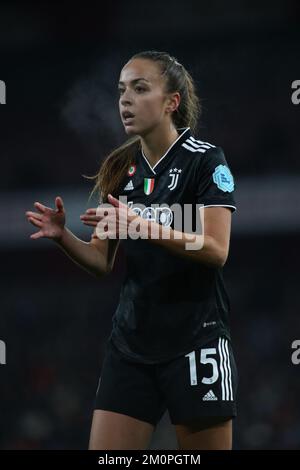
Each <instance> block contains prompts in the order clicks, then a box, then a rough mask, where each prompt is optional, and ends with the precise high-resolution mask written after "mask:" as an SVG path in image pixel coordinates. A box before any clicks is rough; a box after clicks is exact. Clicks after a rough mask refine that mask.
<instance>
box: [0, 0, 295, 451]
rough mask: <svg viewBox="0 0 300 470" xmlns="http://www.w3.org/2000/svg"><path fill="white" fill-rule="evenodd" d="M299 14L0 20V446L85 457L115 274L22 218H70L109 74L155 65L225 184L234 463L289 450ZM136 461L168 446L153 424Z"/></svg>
mask: <svg viewBox="0 0 300 470" xmlns="http://www.w3.org/2000/svg"><path fill="white" fill-rule="evenodd" d="M299 15H300V7H299V2H298V1H297V0H286V1H284V0H274V1H273V2H261V1H258V0H254V1H251V2H250V1H247V0H239V1H237V0H229V1H227V2H222V1H216V0H214V1H212V2H209V3H207V2H202V1H195V0H194V1H187V2H184V3H182V2H181V3H179V2H176V1H175V2H174V1H173V2H170V1H164V2H159V1H158V0H152V1H151V2H137V1H129V2H121V1H114V2H105V3H103V4H102V3H99V6H98V9H97V10H94V9H93V8H92V7H87V6H86V5H85V4H78V5H76V4H73V5H72V6H70V5H69V4H67V3H61V4H59V5H58V4H57V5H56V4H53V3H41V4H35V5H33V4H30V3H28V4H25V3H23V4H19V5H18V6H17V5H16V4H13V3H6V4H5V3H1V5H0V57H1V60H0V79H1V80H4V81H5V83H6V86H7V104H6V105H4V106H1V107H0V120H1V121H0V149H1V152H0V155H1V175H2V177H1V198H0V211H1V212H0V213H1V222H0V251H1V268H2V269H1V284H0V289H1V315H0V339H1V340H3V341H5V343H6V348H7V358H6V359H7V364H6V365H0V416H1V429H0V448H2V449H66V448H67V449H78V448H79V449H81V448H82V449H84V448H86V447H87V442H88V435H89V427H90V422H91V416H92V406H93V399H94V393H95V390H96V386H97V381H98V377H99V374H100V370H101V361H102V358H103V348H104V342H105V340H106V338H107V337H108V335H109V332H110V329H111V317H112V315H113V313H114V309H115V307H116V305H117V303H118V293H119V287H120V283H121V280H122V276H123V273H124V268H125V266H124V259H123V257H122V253H120V254H119V257H118V260H117V263H116V266H115V269H114V272H113V273H112V274H111V275H109V276H108V277H106V278H105V279H104V280H102V281H98V280H96V279H94V278H93V277H91V276H89V275H88V274H87V273H86V272H85V271H83V270H81V269H80V268H78V267H77V266H76V265H75V264H74V263H72V261H71V260H70V259H68V258H67V257H66V256H65V255H64V254H63V252H62V251H60V250H59V249H58V248H57V247H56V246H55V245H54V244H53V243H52V242H51V241H49V240H44V239H42V240H37V241H35V240H31V239H30V238H29V236H30V234H31V233H32V232H33V231H36V229H35V228H34V227H33V226H31V225H29V224H28V222H27V220H26V217H25V211H26V210H33V209H34V208H33V203H34V202H35V201H40V202H42V203H44V204H46V205H51V206H52V207H53V205H54V198H55V196H57V195H60V196H62V198H63V200H64V203H65V207H66V211H67V226H68V227H69V228H70V229H71V230H72V231H73V232H74V233H75V234H76V235H77V236H78V237H80V238H82V239H84V240H88V239H89V237H90V233H91V229H89V228H87V227H83V226H82V224H81V222H80V220H79V216H80V214H82V213H83V212H84V211H85V210H86V208H87V207H90V206H91V204H89V205H88V196H89V193H90V190H91V189H92V183H91V182H90V181H88V180H86V179H85V178H83V177H82V175H83V174H85V175H92V174H94V173H95V172H96V171H97V169H98V166H99V163H100V161H101V159H102V158H103V156H104V155H105V154H106V152H107V151H109V150H110V149H112V148H113V147H115V146H116V145H117V144H119V143H120V142H122V141H123V140H124V139H125V137H126V136H125V134H124V132H123V129H122V126H121V123H120V119H119V116H118V108H117V100H118V95H117V86H116V85H117V80H118V75H119V72H120V69H121V67H122V65H123V64H124V63H125V62H126V61H127V60H128V59H129V58H130V56H131V55H132V54H133V53H135V52H137V51H142V50H147V49H156V50H165V51H168V52H169V53H170V54H172V55H175V56H176V57H177V58H178V60H179V61H181V62H182V63H183V64H184V65H185V66H186V67H187V69H188V70H189V71H190V72H191V73H192V75H193V76H194V78H195V80H196V84H197V87H198V92H199V95H200V98H201V99H202V106H203V115H202V119H201V123H200V126H199V132H198V136H199V138H201V139H203V140H207V141H210V142H213V143H217V144H218V145H221V146H222V147H223V149H224V151H225V155H226V157H227V160H228V162H229V164H230V166H231V169H232V171H233V173H234V175H235V178H236V187H237V191H236V199H237V205H238V210H237V211H236V213H235V214H234V216H233V227H232V241H231V250H230V257H229V260H228V262H227V264H226V266H225V268H224V271H225V279H226V280H227V288H228V291H229V294H230V297H231V304H232V313H231V325H232V336H233V344H234V349H235V351H236V357H237V362H238V366H239V375H240V387H239V416H238V418H237V419H236V421H235V428H234V447H235V448H236V449H275V448H278V449H279V448H283V449H289V448H299V447H300V407H299V404H298V402H299V394H300V380H299V378H300V375H299V374H300V365H299V366H298V367H297V366H295V365H293V364H292V362H291V352H292V351H291V343H292V341H293V340H294V339H299V337H300V326H299V323H300V322H299V311H300V309H299V307H300V305H299V287H298V286H299V261H300V254H299V248H298V241H299V235H300V209H299V208H300V195H299V188H300V158H299V157H300V154H299V120H300V105H299V106H296V105H294V104H293V103H292V101H291V94H292V90H291V83H292V82H293V81H294V80H297V79H300V70H299V69H300V60H299V59H300V43H299V40H300V28H299ZM151 447H152V448H156V449H175V448H176V441H175V436H174V432H173V430H172V428H171V426H170V422H169V418H168V415H167V414H166V415H165V416H164V418H163V420H162V421H161V423H160V424H159V425H158V427H157V429H156V431H155V434H154V436H153V440H152V444H151Z"/></svg>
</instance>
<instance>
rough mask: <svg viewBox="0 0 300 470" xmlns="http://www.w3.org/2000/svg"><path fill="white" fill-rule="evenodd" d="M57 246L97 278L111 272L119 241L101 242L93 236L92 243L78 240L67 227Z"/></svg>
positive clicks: (57, 241)
mask: <svg viewBox="0 0 300 470" xmlns="http://www.w3.org/2000/svg"><path fill="white" fill-rule="evenodd" d="M55 242H56V243H57V245H58V246H59V247H60V248H61V249H62V250H63V251H64V252H65V253H66V255H67V256H69V258H71V259H72V261H74V263H76V264H77V265H78V266H80V267H82V268H83V269H85V270H86V271H87V272H89V273H90V274H92V275H94V276H96V277H102V276H104V275H105V274H106V273H108V272H110V271H111V270H112V267H113V263H114V260H115V256H116V252H117V248H118V246H117V245H118V244H117V243H113V242H118V240H99V238H98V237H94V235H92V238H91V241H90V242H85V241H83V240H80V239H79V238H77V237H76V236H75V235H74V234H73V233H72V232H71V231H70V230H69V229H68V228H67V227H65V228H64V231H63V233H62V236H61V238H60V239H58V240H55Z"/></svg>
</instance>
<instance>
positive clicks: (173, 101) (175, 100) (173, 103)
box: [166, 91, 180, 113]
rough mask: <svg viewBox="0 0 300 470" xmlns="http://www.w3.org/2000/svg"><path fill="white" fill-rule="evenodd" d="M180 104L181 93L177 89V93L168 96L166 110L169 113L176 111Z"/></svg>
mask: <svg viewBox="0 0 300 470" xmlns="http://www.w3.org/2000/svg"><path fill="white" fill-rule="evenodd" d="M179 104H180V93H179V92H178V91H176V92H175V93H170V94H169V96H168V98H167V105H166V111H167V112H168V113H174V111H176V109H178V107H179Z"/></svg>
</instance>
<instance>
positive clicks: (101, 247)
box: [26, 197, 118, 277]
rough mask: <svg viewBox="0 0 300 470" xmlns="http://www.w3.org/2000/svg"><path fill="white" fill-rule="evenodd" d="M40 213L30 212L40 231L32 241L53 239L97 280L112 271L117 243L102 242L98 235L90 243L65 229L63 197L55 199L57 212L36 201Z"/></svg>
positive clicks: (30, 216) (31, 219) (113, 241)
mask: <svg viewBox="0 0 300 470" xmlns="http://www.w3.org/2000/svg"><path fill="white" fill-rule="evenodd" d="M34 205H35V207H36V209H37V210H38V212H32V211H27V212H26V216H27V218H28V221H29V222H30V223H32V224H33V225H34V226H35V227H38V228H39V231H38V232H35V233H33V234H31V236H30V238H31V239H33V240H37V239H38V238H49V239H51V240H53V241H54V242H55V243H56V244H57V245H58V246H59V247H60V248H61V249H62V250H63V251H64V252H65V253H66V255H67V256H69V258H71V259H72V261H74V262H75V263H76V264H77V265H78V266H80V267H82V268H83V269H85V270H86V271H87V272H89V273H90V274H93V275H94V276H96V277H102V276H103V275H105V274H106V273H108V272H110V271H111V269H112V267H113V263H114V260H115V256H116V252H117V248H118V240H100V239H99V238H98V237H97V236H96V235H95V234H93V235H92V238H91V241H90V242H85V241H83V240H80V239H79V238H77V237H76V236H75V235H74V234H73V233H72V232H71V231H70V230H69V229H68V228H67V227H65V210H64V205H63V201H62V199H61V198H60V197H57V198H56V199H55V205H56V210H54V209H52V208H50V207H46V206H44V205H43V204H41V203H39V202H36V203H35V204H34Z"/></svg>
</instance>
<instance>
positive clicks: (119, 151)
mask: <svg viewBox="0 0 300 470" xmlns="http://www.w3.org/2000/svg"><path fill="white" fill-rule="evenodd" d="M133 59H147V60H152V61H154V62H157V64H158V65H159V67H160V69H161V73H162V76H164V77H165V83H166V92H167V93H175V92H179V93H180V97H181V100H180V104H179V107H178V109H177V110H176V111H174V112H173V114H172V119H173V122H174V125H175V127H176V128H177V129H179V128H182V127H190V128H191V131H192V132H195V130H196V128H197V124H198V119H199V116H200V111H201V109H200V103H199V98H198V96H197V94H196V91H195V85H194V80H193V78H192V77H191V75H190V74H189V72H188V71H187V70H186V69H185V68H184V66H183V65H182V64H180V63H179V62H178V61H177V60H176V58H175V57H172V56H170V55H169V54H168V53H166V52H157V51H144V52H139V53H138V54H135V55H134V56H132V57H131V59H130V60H133ZM140 148H141V143H140V137H139V136H133V137H131V138H129V139H128V140H127V141H126V142H125V143H124V144H122V145H121V146H120V147H117V148H116V149H115V150H113V151H112V152H111V153H110V154H109V155H108V156H107V157H106V158H105V160H104V161H103V162H102V164H101V167H100V169H99V171H98V173H97V174H96V175H94V176H86V178H89V179H96V184H95V186H94V188H93V190H92V192H91V194H90V197H89V199H90V198H91V197H92V195H93V194H94V193H95V191H97V190H98V191H99V200H100V201H104V202H106V201H107V196H108V194H109V193H110V194H112V195H113V196H115V197H118V195H119V192H120V189H121V188H120V185H121V182H122V180H123V179H124V177H125V176H126V173H127V171H128V169H129V167H130V166H131V165H132V164H133V163H134V158H135V155H136V152H137V151H138V149H140ZM84 176H85V175H84Z"/></svg>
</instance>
